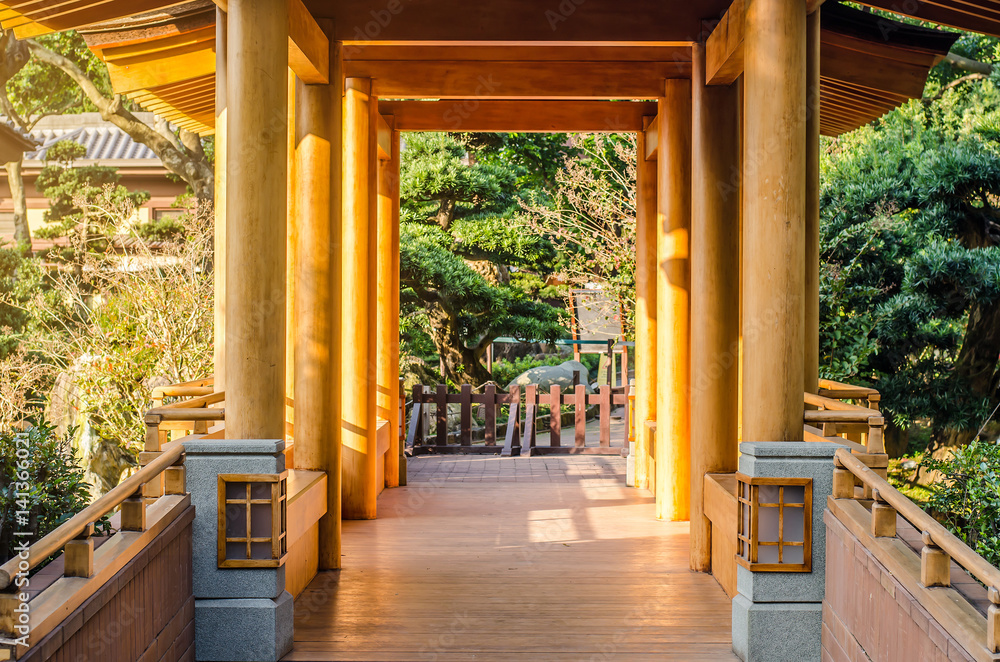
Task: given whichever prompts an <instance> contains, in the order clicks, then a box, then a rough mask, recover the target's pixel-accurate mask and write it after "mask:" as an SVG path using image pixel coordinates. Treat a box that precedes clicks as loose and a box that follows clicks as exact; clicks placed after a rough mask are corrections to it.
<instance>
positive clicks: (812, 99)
mask: <svg viewBox="0 0 1000 662" xmlns="http://www.w3.org/2000/svg"><path fill="white" fill-rule="evenodd" d="M819 13H820V8H817V9H816V11H814V12H813V13H812V14H809V16H807V17H806V224H805V243H806V248H805V251H806V261H805V264H806V273H805V279H806V280H805V282H806V286H805V319H806V322H805V356H804V359H803V361H804V379H805V385H804V388H803V390H805V391H808V392H810V393H816V392H817V391H818V390H819V45H820V25H819V20H820V14H819Z"/></svg>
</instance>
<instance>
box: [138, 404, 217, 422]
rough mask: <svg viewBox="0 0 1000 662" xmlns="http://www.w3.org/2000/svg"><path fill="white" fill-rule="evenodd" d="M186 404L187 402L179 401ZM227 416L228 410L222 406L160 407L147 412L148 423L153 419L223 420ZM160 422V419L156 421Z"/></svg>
mask: <svg viewBox="0 0 1000 662" xmlns="http://www.w3.org/2000/svg"><path fill="white" fill-rule="evenodd" d="M178 404H186V403H178ZM225 418H226V410H225V409H223V408H222V407H218V408H215V409H208V408H205V407H202V408H197V409H189V408H180V407H177V408H170V409H167V407H158V408H156V409H150V410H149V411H148V412H146V423H147V424H152V423H153V422H154V420H153V419H159V420H160V421H222V420H225ZM155 422H157V423H158V422H159V421H155Z"/></svg>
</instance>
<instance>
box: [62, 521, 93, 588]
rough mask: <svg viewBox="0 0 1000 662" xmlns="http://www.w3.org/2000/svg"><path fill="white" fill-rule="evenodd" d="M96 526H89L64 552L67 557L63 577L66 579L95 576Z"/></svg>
mask: <svg viewBox="0 0 1000 662" xmlns="http://www.w3.org/2000/svg"><path fill="white" fill-rule="evenodd" d="M93 535H94V525H93V524H88V525H87V527H86V528H84V529H83V531H81V532H80V534H79V535H77V537H76V538H75V539H73V540H70V541H69V542H68V543H66V546H65V547H64V548H63V550H64V551H65V552H66V557H65V561H64V566H63V575H64V576H66V577H92V576H93V574H94V538H93Z"/></svg>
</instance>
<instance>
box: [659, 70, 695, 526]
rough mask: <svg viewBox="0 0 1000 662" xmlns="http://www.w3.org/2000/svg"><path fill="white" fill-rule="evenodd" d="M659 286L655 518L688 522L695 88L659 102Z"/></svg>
mask: <svg viewBox="0 0 1000 662" xmlns="http://www.w3.org/2000/svg"><path fill="white" fill-rule="evenodd" d="M658 137H659V145H658V147H657V164H656V172H657V180H658V190H657V222H656V225H657V227H656V230H657V250H656V261H657V282H656V301H657V306H656V307H657V313H656V353H657V364H656V381H657V385H658V390H657V397H656V516H657V517H658V518H662V519H667V520H672V521H679V520H686V519H688V514H689V510H690V500H691V491H690V490H691V437H690V415H691V411H690V406H689V399H690V398H689V395H688V391H689V386H690V365H691V347H690V342H689V340H690V319H689V316H690V278H691V267H690V233H691V81H690V80H679V79H672V80H667V81H666V84H665V89H664V94H663V97H662V98H661V99H660V102H659V128H658Z"/></svg>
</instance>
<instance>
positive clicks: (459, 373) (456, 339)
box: [427, 304, 493, 386]
mask: <svg viewBox="0 0 1000 662" xmlns="http://www.w3.org/2000/svg"><path fill="white" fill-rule="evenodd" d="M427 317H428V319H429V320H430V325H431V339H432V340H433V341H434V346H435V347H436V348H437V350H438V354H439V355H440V357H441V364H442V366H443V367H444V375H442V377H444V378H445V379H448V380H451V381H452V382H453V383H455V384H472V385H473V386H482V385H483V384H485V383H486V382H488V381H490V380H491V379H492V378H493V376H492V375H491V374H490V372H489V370H487V369H486V367H485V366H484V365H483V364H482V363H481V362H480V361H479V356H478V353H477V351H476V348H472V347H466V346H465V343H464V342H463V341H462V338H461V336H460V335H459V332H458V320H456V319H455V317H454V316H453V315H451V314H449V313H448V311H447V310H445V309H444V308H443V307H442V306H441V305H440V304H431V305H430V306H429V307H428V309H427Z"/></svg>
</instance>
